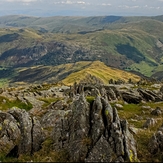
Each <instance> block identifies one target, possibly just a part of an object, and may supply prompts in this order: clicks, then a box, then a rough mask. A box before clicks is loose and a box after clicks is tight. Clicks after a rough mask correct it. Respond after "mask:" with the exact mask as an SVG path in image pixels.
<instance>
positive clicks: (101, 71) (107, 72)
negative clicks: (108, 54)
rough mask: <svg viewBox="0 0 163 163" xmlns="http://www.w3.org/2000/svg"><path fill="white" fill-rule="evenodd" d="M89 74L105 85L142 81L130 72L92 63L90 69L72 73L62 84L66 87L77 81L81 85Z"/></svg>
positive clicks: (99, 63)
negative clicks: (112, 81) (118, 81)
mask: <svg viewBox="0 0 163 163" xmlns="http://www.w3.org/2000/svg"><path fill="white" fill-rule="evenodd" d="M89 74H90V75H91V76H95V77H97V78H99V79H100V80H102V81H103V82H104V83H105V84H108V81H109V80H110V79H113V80H118V79H121V80H124V81H126V82H127V81H128V80H129V79H130V78H131V79H132V81H134V82H136V81H139V80H140V78H139V77H138V76H137V75H134V74H131V73H129V72H126V71H122V70H119V69H115V68H110V67H107V66H106V65H105V64H104V63H102V62H100V61H94V62H92V64H91V65H90V66H89V67H87V68H85V69H83V70H81V71H78V72H75V73H71V74H70V75H69V76H68V77H67V78H65V79H64V80H62V82H63V83H64V84H66V85H67V84H68V85H72V84H73V83H74V82H75V81H76V82H77V83H79V82H80V80H83V79H85V80H87V79H86V78H87V77H88V75H89ZM115 74H116V75H115Z"/></svg>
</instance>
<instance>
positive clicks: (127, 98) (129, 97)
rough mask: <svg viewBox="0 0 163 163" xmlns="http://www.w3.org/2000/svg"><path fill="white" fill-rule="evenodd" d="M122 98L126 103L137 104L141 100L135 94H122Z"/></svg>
mask: <svg viewBox="0 0 163 163" xmlns="http://www.w3.org/2000/svg"><path fill="white" fill-rule="evenodd" d="M121 95H122V98H123V100H124V101H126V102H127V103H133V104H139V103H140V102H141V100H142V98H141V96H139V95H136V94H135V93H130V92H122V93H121Z"/></svg>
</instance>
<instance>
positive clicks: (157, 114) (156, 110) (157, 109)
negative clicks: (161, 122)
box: [151, 107, 162, 116]
mask: <svg viewBox="0 0 163 163" xmlns="http://www.w3.org/2000/svg"><path fill="white" fill-rule="evenodd" d="M151 114H152V115H156V116H159V115H161V114H162V110H161V109H160V107H157V108H156V109H155V110H153V111H152V112H151Z"/></svg>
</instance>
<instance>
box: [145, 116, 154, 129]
mask: <svg viewBox="0 0 163 163" xmlns="http://www.w3.org/2000/svg"><path fill="white" fill-rule="evenodd" d="M156 122H157V121H156V120H155V119H153V118H148V119H147V120H146V122H145V123H144V124H143V128H149V127H153V126H154V125H155V124H156Z"/></svg>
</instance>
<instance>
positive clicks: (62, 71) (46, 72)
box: [0, 61, 140, 87]
mask: <svg viewBox="0 0 163 163" xmlns="http://www.w3.org/2000/svg"><path fill="white" fill-rule="evenodd" d="M1 73H2V72H1ZM5 74H6V76H4V77H3V76H0V77H1V81H0V83H1V85H0V87H2V86H16V85H26V84H34V83H37V84H42V83H58V82H61V81H62V83H64V84H65V85H73V83H74V82H77V83H79V82H89V81H90V80H91V82H97V81H100V82H102V83H104V84H107V83H108V82H109V80H110V79H113V80H114V81H117V80H122V81H125V82H128V81H129V79H131V80H132V81H133V82H137V81H139V80H140V77H139V76H137V75H134V74H132V73H129V72H126V71H122V70H119V69H116V68H110V67H108V66H106V65H105V64H104V63H102V62H100V61H94V62H90V61H81V62H76V63H71V64H62V65H59V66H41V65H40V66H34V67H30V68H28V67H24V68H23V67H21V68H15V69H13V71H5ZM115 74H116V75H115ZM2 79H3V80H2Z"/></svg>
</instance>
